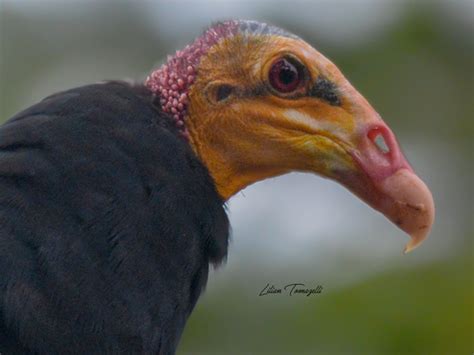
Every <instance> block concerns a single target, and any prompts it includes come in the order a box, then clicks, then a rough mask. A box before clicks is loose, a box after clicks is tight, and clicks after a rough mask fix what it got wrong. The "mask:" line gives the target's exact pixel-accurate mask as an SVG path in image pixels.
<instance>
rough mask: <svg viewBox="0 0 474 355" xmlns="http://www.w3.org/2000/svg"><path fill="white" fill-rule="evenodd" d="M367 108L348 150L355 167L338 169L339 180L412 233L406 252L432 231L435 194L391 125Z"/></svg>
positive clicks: (404, 229)
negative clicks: (409, 159)
mask: <svg viewBox="0 0 474 355" xmlns="http://www.w3.org/2000/svg"><path fill="white" fill-rule="evenodd" d="M364 101H365V100H364ZM365 107H366V109H364V110H363V112H364V114H363V117H361V119H359V120H356V121H358V122H357V123H356V129H355V131H354V133H353V134H352V135H351V136H352V137H351V141H352V142H351V143H352V144H351V147H352V148H351V149H349V151H348V153H349V155H350V156H351V157H352V160H353V162H354V163H355V164H354V168H352V169H349V171H347V170H345V172H339V173H338V174H337V177H336V179H337V180H339V181H340V182H341V183H342V184H343V185H345V186H346V187H348V188H349V189H350V190H351V191H352V192H354V193H355V194H356V195H358V196H359V197H360V198H361V199H362V200H364V201H365V202H367V203H368V204H369V205H370V206H372V207H373V208H374V209H376V210H378V211H380V212H381V213H383V214H384V215H385V216H386V217H387V218H388V219H390V220H391V221H392V222H393V223H395V224H396V225H397V226H398V227H399V228H401V229H402V230H403V231H405V232H406V233H407V234H409V235H410V237H411V240H410V242H409V243H408V244H407V245H406V247H405V250H404V252H405V253H407V252H409V251H411V250H413V249H415V248H416V247H417V246H418V245H420V244H421V243H422V242H423V240H425V239H426V238H427V236H428V234H429V232H430V230H431V226H432V224H433V221H434V214H435V208H434V202H433V197H432V195H431V192H430V190H429V189H428V187H427V186H426V185H425V184H424V183H423V181H422V180H421V179H420V178H419V177H418V176H417V175H416V174H415V172H414V171H413V169H412V167H411V166H410V164H409V163H408V161H407V160H406V158H405V157H404V155H403V153H402V151H401V149H400V146H399V144H398V143H397V140H396V138H395V135H394V134H393V133H392V131H391V130H390V128H388V126H387V125H386V124H385V123H384V122H383V120H382V119H381V118H380V117H379V115H378V114H377V113H376V112H375V111H374V110H373V109H372V108H371V107H368V104H367V105H365ZM359 113H360V112H359Z"/></svg>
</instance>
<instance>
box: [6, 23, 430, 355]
mask: <svg viewBox="0 0 474 355" xmlns="http://www.w3.org/2000/svg"><path fill="white" fill-rule="evenodd" d="M291 171H300V172H310V173H313V174H317V175H320V176H322V177H324V178H329V179H333V180H335V181H337V182H339V183H341V184H342V185H343V186H345V187H346V188H347V189H349V190H350V191H351V192H353V193H354V194H355V195H357V196H358V197H359V198H361V199H362V200H363V201H365V202H366V203H368V204H369V205H370V206H372V207H373V208H374V209H375V210H377V211H379V212H381V213H383V214H384V215H385V216H386V217H387V218H388V219H390V220H391V221H392V222H393V223H394V224H396V225H397V226H398V227H400V228H401V229H402V230H403V231H404V232H406V233H407V234H408V235H409V236H410V237H411V239H410V241H409V243H408V244H407V245H406V247H405V251H406V252H407V251H410V250H412V249H413V248H415V247H417V246H418V245H419V244H420V243H421V242H422V241H423V240H424V239H425V238H426V237H427V235H428V233H429V231H430V229H431V225H432V223H433V220H434V203H433V199H432V195H431V193H430V191H429V189H428V188H427V187H426V185H425V184H424V183H423V182H422V180H421V179H420V178H419V177H418V176H417V175H416V174H415V172H414V170H413V169H412V167H411V166H410V164H409V163H408V161H407V159H406V158H405V157H404V155H403V153H402V152H401V149H400V147H399V144H398V143H397V140H396V138H395V136H394V134H393V133H392V131H391V130H390V128H388V126H387V125H386V124H385V123H384V121H383V120H382V119H381V117H380V116H379V114H378V113H377V112H376V111H375V110H374V109H373V108H372V107H371V106H370V104H369V103H368V102H367V101H366V100H365V99H364V97H362V96H361V94H359V93H358V92H357V91H356V90H355V89H354V87H352V86H351V84H350V83H349V82H348V81H347V79H345V78H344V76H343V75H342V74H341V72H340V71H339V69H338V68H337V67H336V66H335V65H334V64H332V63H331V62H330V61H329V60H328V59H326V58H325V57H324V56H323V55H322V54H320V53H319V52H318V51H317V50H315V49H314V48H313V47H312V46H311V45H309V44H308V43H306V42H305V41H304V40H302V39H301V38H300V37H298V36H296V35H294V34H292V33H289V32H287V31H285V30H283V29H280V28H278V27H275V26H272V25H268V24H264V23H260V22H255V21H244V20H229V21H224V22H219V23H215V24H213V25H211V26H210V27H209V28H208V29H207V30H205V31H204V33H203V34H202V35H201V36H200V37H198V38H197V39H196V40H195V41H194V42H192V43H191V44H189V45H188V46H186V47H185V48H183V49H182V50H179V51H177V52H176V53H175V54H174V55H173V56H169V57H168V59H167V61H166V62H165V63H164V64H163V65H162V66H160V67H158V68H156V69H155V70H153V71H152V72H151V73H150V74H149V76H148V77H147V78H146V80H144V81H143V82H141V83H129V82H124V81H107V82H101V83H97V84H91V85H85V86H81V87H77V88H74V89H70V90H67V91H63V92H60V93H56V94H53V95H51V96H49V97H46V98H45V99H43V100H42V101H40V102H38V103H36V104H34V105H33V106H31V107H29V108H27V109H25V110H24V111H21V112H20V113H18V114H16V115H15V116H13V117H11V118H10V119H8V120H7V121H6V122H5V123H4V124H3V125H2V126H1V127H0V272H1V274H0V275H1V276H0V353H1V354H11V353H13V354H21V353H33V354H65V353H77V354H96V353H127V354H128V353H143V354H173V353H175V352H176V349H177V346H178V343H179V340H180V336H181V334H182V332H183V329H184V327H185V324H186V320H187V319H188V317H189V315H190V314H191V312H192V311H193V308H194V306H195V305H196V302H197V300H198V298H199V296H200V295H201V293H202V292H203V290H204V288H205V285H206V282H207V278H208V272H209V268H210V266H216V265H218V264H220V263H222V262H223V261H224V260H225V258H226V255H227V249H228V243H229V220H228V217H227V214H226V209H225V204H226V201H227V200H228V199H229V198H230V197H231V196H233V195H235V194H236V193H237V192H239V191H240V190H242V189H243V188H245V187H246V186H248V185H250V184H252V183H254V182H256V181H259V180H262V179H266V178H270V177H275V176H278V175H281V174H285V173H288V172H291Z"/></svg>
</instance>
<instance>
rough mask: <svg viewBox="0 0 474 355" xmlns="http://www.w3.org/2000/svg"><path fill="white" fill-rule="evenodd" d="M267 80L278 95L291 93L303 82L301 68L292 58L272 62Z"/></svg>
mask: <svg viewBox="0 0 474 355" xmlns="http://www.w3.org/2000/svg"><path fill="white" fill-rule="evenodd" d="M268 80H269V82H270V85H271V86H272V87H273V89H275V90H276V91H278V92H280V93H283V94H287V93H290V92H293V91H295V90H296V89H297V88H298V87H299V86H300V84H301V82H302V81H303V67H302V65H301V63H298V62H297V61H296V60H295V59H293V58H288V57H284V58H279V59H277V60H275V61H274V62H273V64H272V66H271V68H270V71H269V73H268Z"/></svg>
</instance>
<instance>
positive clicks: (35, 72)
mask: <svg viewBox="0 0 474 355" xmlns="http://www.w3.org/2000/svg"><path fill="white" fill-rule="evenodd" d="M473 4H474V2H472V1H469V0H467V1H462V0H459V1H447V0H446V1H444V2H435V1H389V0H384V1H381V0H379V1H377V0H359V1H356V0H354V1H349V0H346V1H329V0H326V1H291V2H290V1H287V2H283V1H281V2H279V1H259V2H257V1H239V2H237V1H211V0H209V1H128V2H124V1H113V2H111V1H59V0H58V1H54V0H50V1H34V0H10V1H5V0H4V1H1V0H0V40H1V43H0V60H1V61H0V120H1V121H3V120H6V119H8V117H10V116H11V115H13V114H14V113H15V112H17V111H19V110H21V109H22V108H25V107H26V106H28V105H31V104H33V103H34V102H36V101H38V100H40V99H41V98H42V97H44V96H46V95H48V94H50V93H53V92H56V91H59V90H63V89H67V88H70V87H73V86H78V85H81V84H86V83H91V82H97V81H101V80H104V79H134V80H142V79H143V78H144V77H145V76H146V74H147V73H148V72H149V71H150V69H151V68H153V67H154V66H156V65H157V64H159V63H160V62H161V61H162V60H163V59H164V57H165V55H166V54H169V53H172V52H173V51H175V50H176V49H179V48H180V47H182V46H183V45H185V44H186V43H187V42H189V41H191V40H192V39H193V37H195V36H196V35H198V34H199V33H200V32H201V31H202V30H203V28H204V27H205V26H207V25H208V24H209V23H211V22H212V21H215V20H219V19H228V18H234V17H240V18H250V19H256V20H263V21H267V22H270V23H273V24H275V25H278V26H281V27H284V28H286V29H288V30H290V31H292V32H294V33H296V34H299V35H300V36H301V37H303V38H304V39H306V40H307V41H308V42H309V43H311V44H313V45H314V46H315V47H316V48H317V49H318V50H320V51H321V52H322V53H324V54H325V55H327V56H328V57H329V58H331V59H332V60H333V61H334V62H335V63H336V64H337V65H338V66H339V68H340V69H341V70H342V71H343V72H344V73H345V75H346V76H347V77H348V78H349V80H350V81H351V82H352V83H353V84H354V86H355V87H356V88H358V89H359V91H360V92H361V93H362V94H363V95H364V96H365V97H366V98H367V99H368V100H369V101H370V102H371V103H372V104H373V106H374V107H375V108H376V109H377V110H378V111H379V113H380V114H381V115H382V117H384V119H385V121H386V122H387V123H388V124H389V125H390V126H391V127H392V128H393V130H394V131H395V132H396V133H397V136H398V138H399V140H400V142H401V144H402V146H403V148H404V150H405V153H406V154H407V156H408V158H409V159H410V161H411V163H412V164H413V166H414V167H415V169H416V170H417V171H418V173H419V174H420V175H421V177H422V178H423V179H424V180H425V181H426V182H427V184H428V185H429V186H430V188H431V189H432V191H433V194H434V198H435V202H436V205H437V220H436V223H435V226H434V228H433V233H432V235H431V236H430V238H429V239H428V240H427V241H426V242H425V244H424V245H423V246H422V247H420V248H419V249H417V250H416V251H414V252H413V253H411V254H409V255H405V256H404V255H402V253H401V250H402V248H403V244H404V243H405V242H406V241H407V238H406V237H405V236H404V235H403V234H402V232H401V231H399V230H397V229H396V228H395V227H394V226H392V225H391V224H390V223H389V222H388V221H386V220H385V219H384V218H383V217H382V216H381V215H379V214H378V213H376V212H374V211H373V210H371V209H370V208H368V207H367V206H365V205H364V204H363V203H362V202H360V201H358V200H357V199H356V198H355V197H354V196H352V195H351V194H350V193H349V192H347V191H346V190H344V189H343V188H342V187H340V186H338V185H336V184H335V183H332V182H330V181H326V180H322V179H319V178H316V177H314V176H310V175H305V174H290V175H287V176H284V177H279V178H276V179H271V180H268V181H264V182H261V183H258V184H255V185H254V186H251V187H249V188H247V189H246V190H245V191H244V192H243V193H241V194H239V195H237V196H236V197H234V198H233V199H232V200H231V201H230V202H229V206H228V209H229V214H230V217H231V221H232V225H233V237H232V245H231V248H230V254H229V259H228V262H227V264H226V265H225V266H223V267H221V268H219V269H218V270H216V271H213V272H212V273H211V275H210V281H209V285H208V288H207V290H206V292H205V294H204V295H203V297H202V298H201V301H200V303H199V304H198V305H197V307H196V310H195V312H194V313H193V315H192V316H191V318H190V320H189V323H188V325H187V327H186V329H185V332H184V335H183V339H182V343H181V345H180V347H179V353H180V354H303V353H304V354H314V353H322V354H472V353H473V351H474V345H473V332H474V329H473V318H474V310H473V296H474V294H473V279H474V278H473V270H474V269H473V259H474V258H473V242H472V241H473V234H474V233H473V232H474V228H473V222H472V219H473V217H474V214H473V189H472V184H473V170H472V163H473V160H472V155H473V142H472V139H473V128H474V115H473V113H474V105H473V102H474V100H473V98H474V69H473V59H474V58H473V57H474V55H473V53H474V40H473V35H474V30H473V26H474V5H473ZM294 282H302V283H305V284H306V285H307V286H309V287H315V286H316V285H322V286H323V292H322V293H321V294H318V295H312V296H310V297H304V296H301V295H293V296H289V295H286V294H282V295H267V296H259V293H260V291H261V290H262V289H263V287H264V286H265V285H266V284H267V283H271V284H274V285H275V286H276V287H283V286H284V285H286V284H289V283H294Z"/></svg>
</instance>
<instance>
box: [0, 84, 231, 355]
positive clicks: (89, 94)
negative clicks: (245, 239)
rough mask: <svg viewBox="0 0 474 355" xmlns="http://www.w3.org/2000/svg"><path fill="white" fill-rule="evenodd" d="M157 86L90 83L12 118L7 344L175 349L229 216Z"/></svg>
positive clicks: (1, 345) (4, 152)
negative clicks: (162, 105)
mask: <svg viewBox="0 0 474 355" xmlns="http://www.w3.org/2000/svg"><path fill="white" fill-rule="evenodd" d="M153 100H154V98H153V97H152V94H151V93H150V92H148V90H147V89H146V88H144V87H142V86H137V87H134V86H132V85H129V84H125V83H121V82H111V83H105V84H96V85H89V86H84V87H80V88H76V89H73V90H69V91H66V92H63V93H59V94H56V95H53V96H51V97H49V98H47V99H45V100H43V101H42V102H40V103H38V104H36V105H34V106H32V107H30V108H29V109H27V110H26V111H23V112H21V113H19V114H17V115H16V116H15V117H13V118H11V119H10V120H9V121H8V122H7V123H5V124H4V125H3V126H2V127H0V270H1V276H0V353H2V354H6V353H25V352H32V353H40V354H46V353H47V354H54V353H81V354H92V353H107V352H109V353H117V352H124V353H137V352H138V353H160V354H169V353H174V351H175V349H176V346H177V342H178V340H179V337H180V335H181V333H182V330H183V328H184V324H185V321H186V319H187V317H188V316H189V314H190V313H191V311H192V309H193V307H194V305H195V303H196V301H197V298H198V297H199V295H200V294H201V292H202V290H203V288H204V286H205V284H206V281H207V275H208V267H209V262H213V263H219V262H220V261H222V260H223V259H224V258H225V256H226V254H227V243H228V233H229V226H228V219H227V215H226V213H225V211H224V208H223V201H222V199H221V198H220V197H219V195H218V193H217V192H216V190H215V187H214V184H213V181H212V179H211V177H210V176H209V174H208V172H207V170H206V168H205V167H204V166H203V164H202V163H201V162H200V161H199V160H198V159H197V157H196V156H195V154H194V153H193V151H192V150H191V148H190V147H189V145H188V144H187V142H186V141H184V140H182V139H181V138H180V137H179V135H178V133H177V132H176V130H175V128H173V125H172V124H171V121H170V120H169V119H168V117H166V116H165V115H164V114H163V113H162V112H161V111H159V109H157V108H156V107H155V106H154V105H153Z"/></svg>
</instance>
